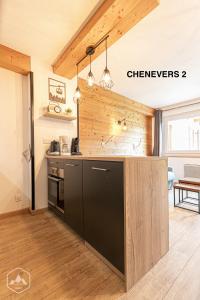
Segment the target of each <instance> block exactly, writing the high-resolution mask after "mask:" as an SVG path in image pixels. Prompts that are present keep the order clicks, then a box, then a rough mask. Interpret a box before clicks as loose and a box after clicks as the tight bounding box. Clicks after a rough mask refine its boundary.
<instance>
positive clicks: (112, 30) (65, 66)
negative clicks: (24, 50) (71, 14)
mask: <svg viewBox="0 0 200 300" xmlns="http://www.w3.org/2000/svg"><path fill="white" fill-rule="evenodd" d="M159 1H160V0H105V1H104V2H103V3H102V5H101V6H100V7H99V8H98V9H97V11H96V12H95V13H94V14H93V15H92V16H91V17H90V18H89V20H88V21H87V23H86V24H85V26H84V27H83V28H82V30H80V31H79V33H78V34H77V35H76V36H75V38H74V39H73V40H72V41H71V42H70V43H69V45H68V46H67V47H66V48H65V50H64V51H63V52H62V53H61V54H60V55H59V56H58V58H57V60H56V61H55V63H54V64H53V71H54V73H56V74H58V75H61V76H64V77H67V78H69V79H71V78H73V77H74V76H75V74H76V64H77V62H78V61H79V60H80V59H81V58H82V57H83V56H84V55H85V51H86V48H87V47H88V46H90V45H95V44H96V43H97V42H98V41H99V40H100V39H101V38H103V37H104V36H106V35H107V34H109V38H108V47H109V46H111V45H112V44H114V43H115V42H116V41H117V40H118V39H120V38H121V37H122V36H123V35H124V34H125V33H126V32H127V31H129V30H130V29H131V28H132V27H133V26H134V25H136V24H137V23H138V22H139V21H140V20H141V19H142V18H144V17H145V16H147V15H148V14H149V13H150V12H151V11H152V10H153V9H154V8H155V7H156V6H157V5H158V4H159ZM104 50H105V44H104V43H102V44H101V45H100V46H99V47H98V48H97V49H96V51H95V54H94V55H93V59H95V58H96V57H98V56H99V55H100V54H101V53H102V52H103V51H104ZM88 64H89V59H85V60H84V61H83V62H82V63H81V64H80V65H79V71H81V70H83V69H84V68H85V67H86V66H87V65H88Z"/></svg>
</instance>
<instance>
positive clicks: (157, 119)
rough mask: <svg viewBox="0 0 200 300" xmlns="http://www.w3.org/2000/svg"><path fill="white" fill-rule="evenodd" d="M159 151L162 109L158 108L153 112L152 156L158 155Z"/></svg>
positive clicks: (160, 149) (160, 145)
mask: <svg viewBox="0 0 200 300" xmlns="http://www.w3.org/2000/svg"><path fill="white" fill-rule="evenodd" d="M161 153H162V111H161V110H159V109H158V110H156V112H155V126H154V148H153V156H160V155H161Z"/></svg>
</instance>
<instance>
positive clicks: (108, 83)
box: [74, 35, 114, 104]
mask: <svg viewBox="0 0 200 300" xmlns="http://www.w3.org/2000/svg"><path fill="white" fill-rule="evenodd" d="M108 38H109V35H106V36H104V37H103V38H102V39H100V40H99V41H98V42H97V43H96V44H95V45H91V46H89V47H87V48H86V54H85V56H84V57H82V58H81V59H80V60H79V61H78V62H77V64H76V67H77V87H76V90H75V93H74V102H75V103H76V104H79V102H80V98H81V91H80V88H79V85H78V66H79V64H80V63H81V62H82V61H83V60H84V59H85V58H86V57H88V56H89V57H90V71H89V73H88V76H87V83H88V86H90V87H92V86H93V84H94V82H95V78H94V75H93V73H92V70H91V61H92V55H93V54H94V53H95V49H96V48H97V47H98V46H99V45H101V44H102V43H103V42H104V41H105V50H106V67H105V69H104V72H103V76H102V79H101V81H100V86H101V87H103V88H104V89H111V88H112V87H113V85H114V83H113V81H112V79H111V75H110V71H109V69H108V46H107V40H108Z"/></svg>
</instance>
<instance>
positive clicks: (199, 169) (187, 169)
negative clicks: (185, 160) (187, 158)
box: [184, 164, 200, 178]
mask: <svg viewBox="0 0 200 300" xmlns="http://www.w3.org/2000/svg"><path fill="white" fill-rule="evenodd" d="M184 177H193V178H200V165H189V164H187V165H184Z"/></svg>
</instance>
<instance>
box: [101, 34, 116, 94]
mask: <svg viewBox="0 0 200 300" xmlns="http://www.w3.org/2000/svg"><path fill="white" fill-rule="evenodd" d="M107 39H108V38H106V39H105V44H106V67H105V69H104V71H103V75H102V79H101V81H100V86H101V87H102V88H104V89H109V90H110V89H111V88H112V87H113V85H114V83H113V81H112V79H111V75H110V71H109V70H108V46H107Z"/></svg>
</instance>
